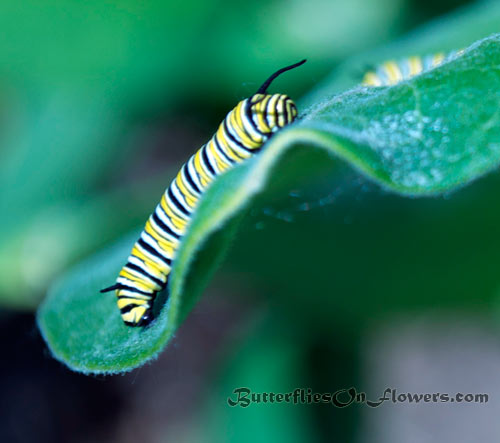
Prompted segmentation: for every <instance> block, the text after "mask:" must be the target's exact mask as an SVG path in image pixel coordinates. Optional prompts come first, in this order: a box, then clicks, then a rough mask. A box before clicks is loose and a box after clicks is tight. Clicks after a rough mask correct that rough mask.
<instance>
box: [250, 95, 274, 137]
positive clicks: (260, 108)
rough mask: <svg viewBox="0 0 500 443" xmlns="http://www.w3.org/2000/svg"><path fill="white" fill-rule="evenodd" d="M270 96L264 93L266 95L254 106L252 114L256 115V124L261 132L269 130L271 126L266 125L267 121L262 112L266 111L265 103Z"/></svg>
mask: <svg viewBox="0 0 500 443" xmlns="http://www.w3.org/2000/svg"><path fill="white" fill-rule="evenodd" d="M269 99H270V96H269V95H266V97H265V98H264V99H263V100H262V101H261V102H259V103H257V106H255V111H254V114H255V115H256V116H257V126H258V128H259V131H261V132H270V131H271V128H270V127H269V126H268V125H267V122H266V120H265V118H264V113H265V111H266V105H267V102H268V101H269Z"/></svg>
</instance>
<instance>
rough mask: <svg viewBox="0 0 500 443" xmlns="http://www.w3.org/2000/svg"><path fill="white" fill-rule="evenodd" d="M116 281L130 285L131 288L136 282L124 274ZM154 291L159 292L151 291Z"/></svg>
mask: <svg viewBox="0 0 500 443" xmlns="http://www.w3.org/2000/svg"><path fill="white" fill-rule="evenodd" d="M116 283H118V284H122V285H125V286H130V287H131V288H133V287H134V286H135V284H136V283H135V282H133V281H132V280H130V279H128V278H127V277H123V276H119V277H118V278H117V279H116ZM120 291H122V289H120ZM145 292H147V291H145ZM153 292H157V291H152V292H151V293H153Z"/></svg>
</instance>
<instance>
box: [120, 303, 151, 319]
mask: <svg viewBox="0 0 500 443" xmlns="http://www.w3.org/2000/svg"><path fill="white" fill-rule="evenodd" d="M145 313H146V308H145V307H144V306H137V307H136V308H134V309H132V310H130V311H129V312H126V313H125V314H122V319H123V320H124V321H127V322H131V323H139V321H140V319H141V318H142V317H143V316H144V314H145Z"/></svg>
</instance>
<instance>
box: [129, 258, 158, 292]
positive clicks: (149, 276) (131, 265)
mask: <svg viewBox="0 0 500 443" xmlns="http://www.w3.org/2000/svg"><path fill="white" fill-rule="evenodd" d="M125 267H126V268H130V269H133V270H134V271H137V272H138V273H139V274H142V275H144V276H145V277H147V278H149V279H150V280H151V281H153V282H155V283H156V284H157V285H158V286H159V287H160V288H164V287H165V283H163V282H162V281H161V280H158V279H157V278H156V277H155V276H153V275H151V274H150V273H149V272H147V271H145V270H144V269H142V268H141V267H139V266H137V265H134V264H133V263H130V262H128V263H127V264H126V265H125Z"/></svg>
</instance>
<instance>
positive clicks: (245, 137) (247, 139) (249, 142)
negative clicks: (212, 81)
mask: <svg viewBox="0 0 500 443" xmlns="http://www.w3.org/2000/svg"><path fill="white" fill-rule="evenodd" d="M243 103H244V101H242V102H239V103H238V106H236V109H235V110H234V111H233V112H232V118H233V119H234V125H233V127H234V128H235V129H236V131H237V132H238V135H239V136H240V138H241V139H242V141H243V144H244V145H245V146H246V147H248V148H258V147H259V146H260V145H261V143H259V141H255V140H254V139H253V138H252V136H251V134H250V133H247V132H246V131H245V129H244V128H245V125H244V124H243V120H242V118H241V113H242V112H244V109H243ZM248 155H250V154H248Z"/></svg>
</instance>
